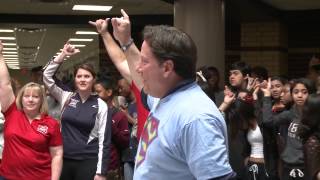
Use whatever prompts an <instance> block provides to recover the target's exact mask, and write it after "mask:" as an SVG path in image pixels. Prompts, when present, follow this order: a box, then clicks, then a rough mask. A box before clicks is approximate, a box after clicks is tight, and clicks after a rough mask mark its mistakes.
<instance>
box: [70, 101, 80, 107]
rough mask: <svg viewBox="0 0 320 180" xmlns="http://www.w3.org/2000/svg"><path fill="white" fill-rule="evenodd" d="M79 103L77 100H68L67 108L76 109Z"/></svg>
mask: <svg viewBox="0 0 320 180" xmlns="http://www.w3.org/2000/svg"><path fill="white" fill-rule="evenodd" d="M78 102H79V100H76V99H70V103H69V106H71V107H73V108H76V107H77V103H78Z"/></svg>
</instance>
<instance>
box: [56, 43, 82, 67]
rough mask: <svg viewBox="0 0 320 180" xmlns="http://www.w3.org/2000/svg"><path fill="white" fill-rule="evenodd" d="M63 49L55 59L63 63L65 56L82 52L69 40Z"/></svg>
mask: <svg viewBox="0 0 320 180" xmlns="http://www.w3.org/2000/svg"><path fill="white" fill-rule="evenodd" d="M60 50H61V54H59V55H58V56H57V57H56V58H55V59H54V60H53V61H54V62H56V63H62V62H63V60H64V58H65V57H66V56H72V55H74V54H77V53H79V52H80V50H79V49H77V48H75V47H74V46H72V45H71V44H70V43H69V42H67V43H66V44H65V45H64V46H63V49H60Z"/></svg>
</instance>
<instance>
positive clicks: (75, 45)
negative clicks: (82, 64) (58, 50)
mask: <svg viewBox="0 0 320 180" xmlns="http://www.w3.org/2000/svg"><path fill="white" fill-rule="evenodd" d="M72 46H74V47H85V46H86V45H85V44H72Z"/></svg>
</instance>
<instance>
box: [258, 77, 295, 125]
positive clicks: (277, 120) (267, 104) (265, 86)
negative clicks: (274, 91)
mask: <svg viewBox="0 0 320 180" xmlns="http://www.w3.org/2000/svg"><path fill="white" fill-rule="evenodd" d="M270 88H271V80H270V78H269V80H268V82H266V81H264V82H263V83H262V84H261V85H260V89H261V91H262V92H263V95H264V97H263V98H262V124H264V125H266V126H268V127H273V126H278V125H280V124H288V123H289V122H290V120H291V119H292V114H291V112H289V111H284V112H282V113H280V114H277V115H275V114H274V113H273V112H272V102H271V91H270Z"/></svg>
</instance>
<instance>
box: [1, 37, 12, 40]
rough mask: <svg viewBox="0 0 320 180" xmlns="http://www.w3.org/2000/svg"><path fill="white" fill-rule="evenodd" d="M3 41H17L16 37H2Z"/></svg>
mask: <svg viewBox="0 0 320 180" xmlns="http://www.w3.org/2000/svg"><path fill="white" fill-rule="evenodd" d="M0 39H1V40H15V39H16V38H15V37H0Z"/></svg>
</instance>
